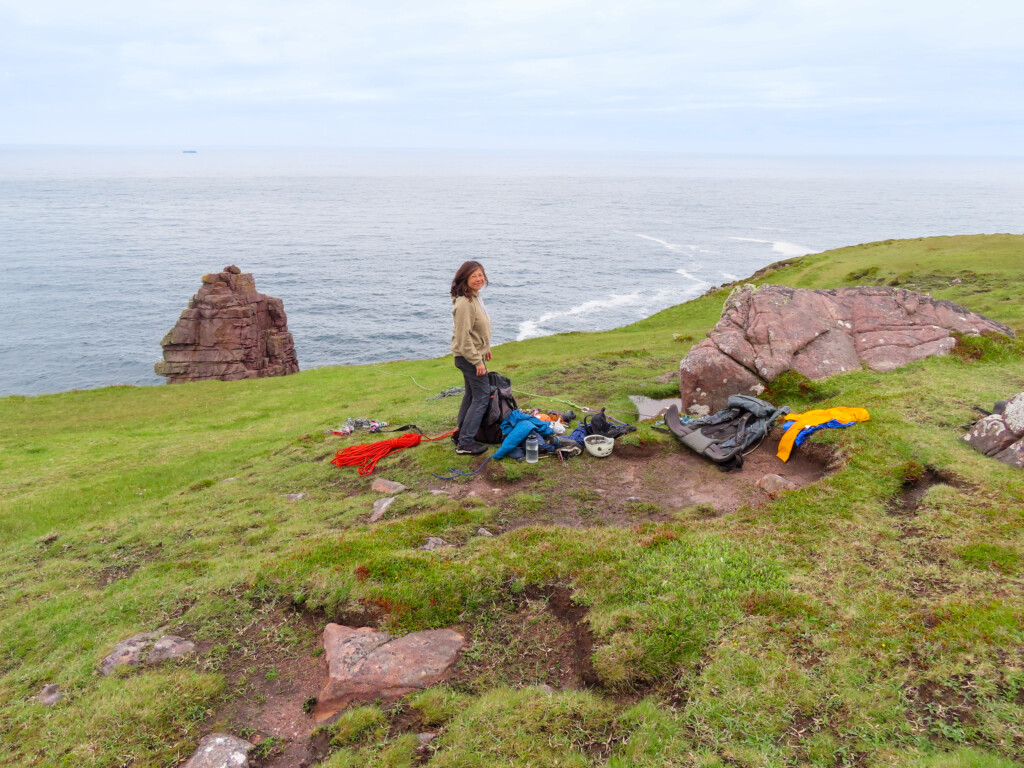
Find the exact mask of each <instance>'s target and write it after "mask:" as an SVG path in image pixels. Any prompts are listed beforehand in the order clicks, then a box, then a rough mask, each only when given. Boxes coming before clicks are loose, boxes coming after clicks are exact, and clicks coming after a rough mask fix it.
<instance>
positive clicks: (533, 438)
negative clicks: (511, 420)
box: [526, 432, 540, 464]
mask: <svg viewBox="0 0 1024 768" xmlns="http://www.w3.org/2000/svg"><path fill="white" fill-rule="evenodd" d="M539 444H540V443H539V442H538V441H537V434H536V433H535V432H531V433H530V436H529V437H528V438H526V463H527V464H536V463H537V457H538V456H539V454H540V450H539V448H538V447H537V446H538V445H539Z"/></svg>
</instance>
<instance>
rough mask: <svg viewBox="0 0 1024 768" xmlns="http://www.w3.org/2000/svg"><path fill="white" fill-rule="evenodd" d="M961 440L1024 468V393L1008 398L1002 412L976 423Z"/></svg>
mask: <svg viewBox="0 0 1024 768" xmlns="http://www.w3.org/2000/svg"><path fill="white" fill-rule="evenodd" d="M961 439H962V440H966V441H967V442H968V443H969V444H970V445H971V446H972V447H974V448H976V449H977V450H979V451H981V452H982V453H983V454H985V455H986V456H991V457H992V458H993V459H996V460H998V461H1001V462H1003V463H1004V464H1009V465H1010V466H1011V467H1017V468H1018V469H1024V392H1019V393H1018V394H1016V395H1014V396H1013V397H1011V398H1010V399H1009V400H1007V401H1006V403H1005V405H1003V407H1002V411H1001V412H996V413H993V414H991V415H989V416H986V417H985V418H983V419H981V420H980V421H977V422H975V424H974V426H973V427H971V430H970V432H968V433H967V434H966V435H964V436H963V437H962V438H961Z"/></svg>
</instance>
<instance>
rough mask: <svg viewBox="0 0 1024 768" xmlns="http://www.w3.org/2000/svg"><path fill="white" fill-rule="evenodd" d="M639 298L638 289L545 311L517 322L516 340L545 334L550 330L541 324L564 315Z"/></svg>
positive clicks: (592, 311) (627, 304) (616, 305)
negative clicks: (532, 318) (633, 291)
mask: <svg viewBox="0 0 1024 768" xmlns="http://www.w3.org/2000/svg"><path fill="white" fill-rule="evenodd" d="M641 299H642V296H641V294H640V292H639V291H637V292H635V293H624V294H612V295H611V296H609V297H608V298H607V299H591V300H590V301H585V302H583V303H582V304H578V305H576V306H575V307H569V309H564V310H562V311H560V312H545V313H544V314H543V315H541V316H540V317H538V318H537V319H536V320H524V321H523V322H521V323H520V324H519V333H518V335H516V341H523V340H524V339H532V338H535V337H537V336H547V335H548V334H549V333H551V331H545V330H544V329H543V328H542V327H541V326H543V325H544V324H545V323H550V322H551V321H552V320H558V319H560V318H564V317H578V316H580V315H589V314H592V313H594V312H598V311H600V310H602V309H614V308H616V307H625V306H629V305H631V304H639V303H640V301H641Z"/></svg>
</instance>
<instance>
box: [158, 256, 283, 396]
mask: <svg viewBox="0 0 1024 768" xmlns="http://www.w3.org/2000/svg"><path fill="white" fill-rule="evenodd" d="M160 346H162V347H163V350H164V360H163V362H160V363H157V364H156V372H157V374H159V375H160V376H166V377H167V382H168V383H169V384H175V383H179V382H185V381H205V380H207V379H220V380H221V381H236V380H238V379H256V378H263V377H266V376H285V375H287V374H289V373H295V372H297V371H298V370H299V362H298V359H297V358H296V356H295V345H294V342H293V341H292V335H291V334H290V333H289V332H288V318H287V316H286V315H285V313H284V302H282V301H281V299H275V298H274V297H272V296H264V295H263V294H262V293H257V291H256V281H255V280H254V279H253V276H252V275H251V274H246V273H242V270H240V269H239V268H238V267H235V266H230V267H225V268H224V271H223V272H219V273H217V274H209V275H203V284H202V286H201V287H200V288H199V292H198V293H197V294H196V295H195V296H193V297H192V300H191V301H190V302H189V303H188V307H187V308H186V309H184V310H183V311H182V313H181V317H180V318H178V322H177V324H176V325H175V326H174V327H173V328H172V329H171V330H170V331H168V333H167V335H166V336H164V338H163V340H162V341H161V342H160Z"/></svg>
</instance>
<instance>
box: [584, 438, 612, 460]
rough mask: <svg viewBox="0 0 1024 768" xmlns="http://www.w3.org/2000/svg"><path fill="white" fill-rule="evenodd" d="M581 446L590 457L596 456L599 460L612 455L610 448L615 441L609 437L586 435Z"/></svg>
mask: <svg viewBox="0 0 1024 768" xmlns="http://www.w3.org/2000/svg"><path fill="white" fill-rule="evenodd" d="M583 445H584V447H586V449H587V453H589V454H590V455H591V456H597V457H598V458H599V459H600V458H604V457H605V456H611V455H612V448H614V447H615V441H614V440H613V439H612V438H610V437H605V436H604V435H587V436H586V437H585V438H583Z"/></svg>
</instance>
